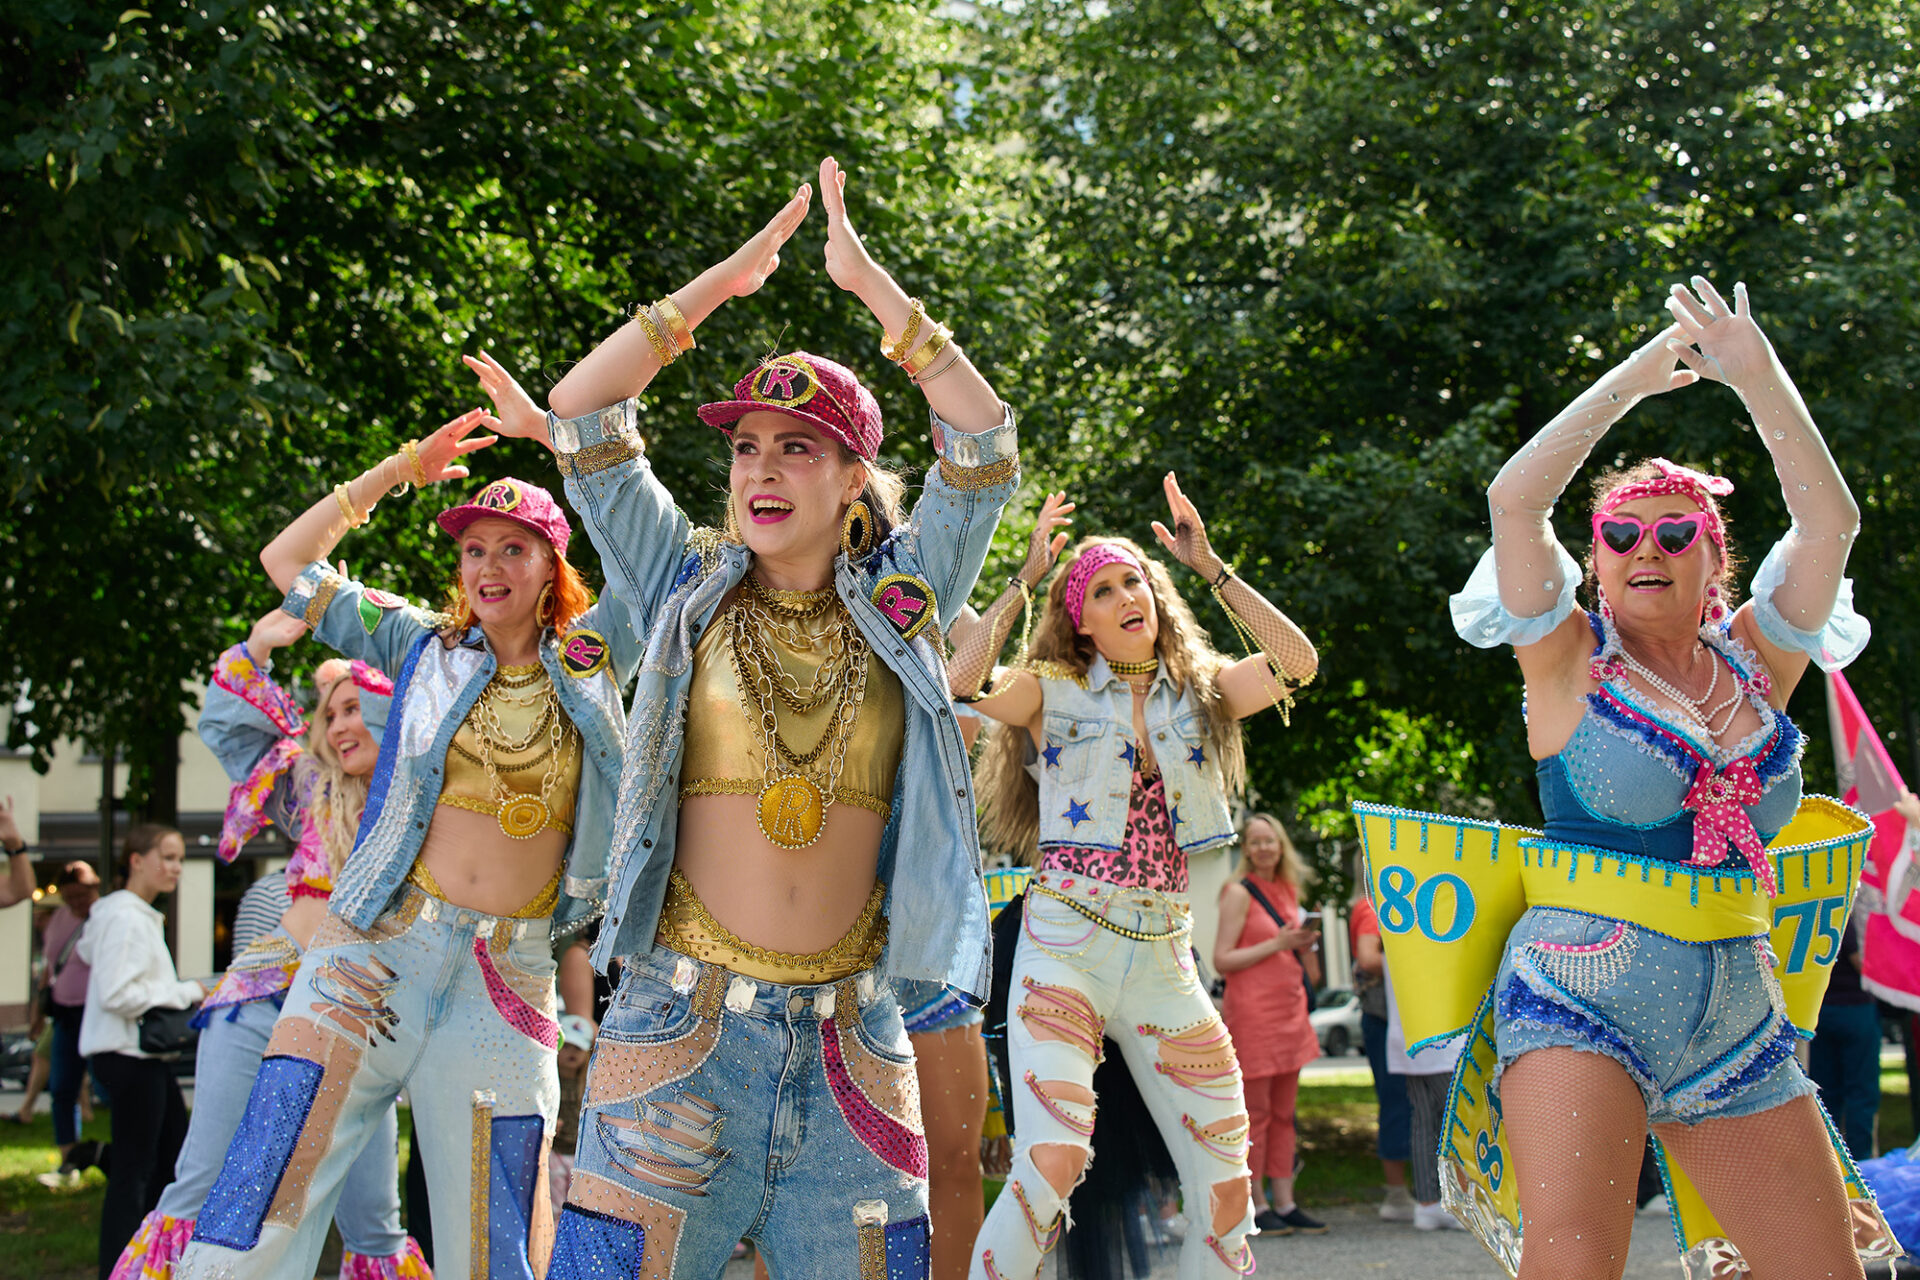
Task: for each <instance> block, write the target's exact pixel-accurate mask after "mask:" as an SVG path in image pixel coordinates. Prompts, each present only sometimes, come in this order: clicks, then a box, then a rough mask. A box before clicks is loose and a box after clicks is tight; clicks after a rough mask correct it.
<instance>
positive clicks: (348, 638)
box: [281, 561, 639, 932]
mask: <svg viewBox="0 0 1920 1280" xmlns="http://www.w3.org/2000/svg"><path fill="white" fill-rule="evenodd" d="M281 608H283V609H285V610H286V611H287V612H288V613H290V614H292V615H293V616H294V617H296V618H303V619H305V620H306V622H307V625H308V626H310V627H312V628H313V634H314V636H315V637H316V638H318V639H319V640H320V642H321V643H322V644H326V645H328V646H331V647H332V648H333V649H335V650H337V651H339V652H340V653H343V654H345V655H346V656H347V657H349V658H359V659H360V660H362V661H363V662H368V663H371V664H372V665H374V666H376V667H379V668H380V669H381V670H382V671H387V672H391V673H392V674H393V709H392V711H391V712H390V714H389V716H388V720H387V726H386V732H385V734H384V736H383V740H382V742H381V744H380V760H379V763H378V764H376V765H375V766H374V770H373V779H372V782H371V783H370V784H369V788H368V793H367V808H366V813H365V814H364V815H363V816H362V817H361V819H360V834H359V836H358V837H357V838H356V839H355V841H354V853H353V857H351V858H349V859H348V860H347V865H346V866H345V867H344V868H342V870H341V872H340V876H339V879H338V880H337V881H336V883H335V884H334V888H333V898H332V901H331V905H332V907H333V911H334V913H335V914H336V915H339V916H340V917H341V918H343V919H344V920H346V921H347V922H348V923H349V924H351V925H353V926H355V927H356V928H360V929H366V928H370V927H372V925H373V922H374V921H375V920H377V919H379V918H380V915H381V913H382V912H384V911H385V910H386V909H387V904H388V903H389V902H390V901H391V900H392V898H393V896H394V895H395V894H396V893H397V892H399V890H400V886H401V885H402V884H403V883H404V882H405V881H406V878H407V871H408V869H409V868H411V867H412V866H413V860H414V858H415V857H416V856H418V854H419V852H420V846H421V844H422V843H424V842H425V840H426V838H427V828H428V827H429V826H431V825H432V823H433V813H434V807H435V806H436V805H438V804H439V803H440V791H441V788H442V786H443V785H444V780H445V777H446V760H447V746H448V744H449V743H451V742H452V741H453V735H454V733H455V732H456V731H457V730H458V729H459V728H460V725H461V722H462V721H464V720H465V719H466V718H467V712H468V711H470V710H472V708H473V704H474V703H475V702H478V701H479V700H480V694H481V692H482V691H483V690H484V689H485V688H486V687H487V682H488V681H489V680H491V679H492V678H493V673H494V670H495V668H496V667H497V666H498V665H499V664H498V662H497V661H496V660H495V659H494V656H493V650H492V648H491V646H489V645H488V643H487V637H486V634H485V632H483V631H482V630H481V629H480V628H479V627H477V626H476V627H470V628H468V630H467V634H466V637H465V638H464V639H463V640H461V641H460V643H458V644H456V645H454V646H453V648H451V649H449V648H447V647H446V645H444V644H442V643H441V642H440V640H439V639H438V638H437V633H436V632H435V630H434V627H435V625H436V623H437V622H438V621H439V620H438V619H437V618H435V617H433V616H432V615H430V614H427V613H423V612H422V611H421V610H419V609H417V608H415V607H413V606H412V605H408V604H404V603H402V602H401V601H399V600H397V599H396V598H395V597H393V596H388V595H385V594H384V593H375V595H374V596H373V597H372V598H369V597H368V594H367V590H366V588H365V587H364V586H363V585H361V584H360V583H358V582H356V581H354V580H353V579H351V578H343V577H342V576H341V575H340V574H338V573H336V572H334V571H333V570H332V569H330V568H328V567H327V566H326V564H325V563H323V562H321V561H315V562H314V563H312V564H310V565H308V566H307V567H306V568H305V569H303V570H301V571H300V576H299V577H298V578H296V579H295V580H294V583H293V587H292V589H291V590H290V591H288V592H287V599H286V602H285V603H284V604H283V605H281ZM625 615H626V610H625V608H624V607H622V605H621V603H620V601H619V600H618V598H617V597H616V596H615V594H614V592H613V591H612V590H611V589H609V590H608V591H606V592H604V593H602V595H601V597H600V600H599V602H598V603H596V604H595V605H594V606H593V607H592V608H591V609H589V610H587V612H586V613H585V614H583V615H581V617H580V618H579V619H578V620H576V621H575V622H574V624H573V625H572V626H571V627H570V628H569V629H568V632H567V634H568V635H573V634H575V633H577V632H579V631H583V630H585V631H592V632H595V633H596V634H598V635H599V636H600V637H601V639H602V640H604V641H605V642H606V645H607V658H608V661H607V665H606V667H605V669H604V670H601V671H599V672H598V673H596V674H593V675H588V676H574V675H572V674H570V673H569V672H568V670H567V668H566V667H565V666H563V665H562V664H561V662H560V657H559V653H560V646H559V642H558V640H557V639H556V637H555V636H554V634H553V632H552V631H551V630H549V631H548V632H547V633H546V635H545V636H544V637H543V639H542V642H541V645H540V662H541V665H542V666H544V667H546V669H547V676H548V678H549V679H551V680H552V681H553V687H554V689H555V690H556V691H557V692H558V694H559V697H560V705H561V706H562V707H564V708H565V709H566V712H567V715H568V717H569V718H570V719H571V720H572V721H573V725H574V728H576V729H578V730H579V731H580V737H581V745H582V750H583V752H584V754H585V761H584V765H583V767H582V768H581V770H580V790H579V792H578V795H577V798H576V799H575V802H574V810H573V839H572V841H571V842H569V844H568V846H567V863H566V875H565V876H564V877H563V878H562V880H561V885H560V905H559V906H558V907H557V908H556V909H555V911H554V915H553V927H554V930H555V931H556V932H559V931H562V930H564V929H566V928H567V927H569V926H578V925H581V924H584V923H585V922H586V921H588V920H590V919H591V918H592V917H593V916H594V915H595V914H597V913H598V911H599V910H600V907H601V905H602V900H603V897H604V895H605V893H606V884H607V880H606V850H607V831H608V828H609V826H611V824H612V821H613V800H614V796H615V795H616V794H617V792H618V788H619V784H620V752H621V741H622V737H623V733H624V730H625V728H626V714H625V709H624V708H623V707H622V705H621V701H620V690H621V689H622V688H623V687H624V686H625V684H626V681H627V679H628V678H629V677H630V676H631V675H632V673H633V664H634V662H635V661H637V660H638V658H639V649H638V647H637V646H635V645H634V644H633V642H632V639H631V637H630V636H629V634H628V632H627V629H626V627H625V626H623V625H621V624H620V621H619V620H620V619H622V618H624V617H625Z"/></svg>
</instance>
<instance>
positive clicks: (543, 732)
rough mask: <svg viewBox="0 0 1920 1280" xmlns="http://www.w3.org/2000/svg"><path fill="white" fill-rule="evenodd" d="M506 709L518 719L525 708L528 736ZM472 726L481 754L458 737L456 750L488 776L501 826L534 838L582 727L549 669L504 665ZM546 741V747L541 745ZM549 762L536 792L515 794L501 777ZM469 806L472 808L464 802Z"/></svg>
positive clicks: (548, 815) (471, 715)
mask: <svg viewBox="0 0 1920 1280" xmlns="http://www.w3.org/2000/svg"><path fill="white" fill-rule="evenodd" d="M502 710H507V711H508V712H509V713H510V714H512V715H513V718H514V719H519V718H520V714H519V713H522V712H525V713H527V716H526V718H527V719H528V720H529V721H530V722H531V727H529V728H528V730H527V732H526V733H525V735H524V736H522V737H519V738H515V737H514V736H513V735H512V734H511V733H509V732H508V731H507V728H506V725H505V724H504V723H503V722H502V719H501V712H502ZM467 724H468V726H470V727H471V728H472V729H473V736H474V738H475V740H476V745H477V746H478V747H479V750H478V751H477V752H474V751H468V750H467V749H466V748H465V747H462V746H461V745H460V744H459V742H458V741H457V740H456V741H455V742H454V744H453V749H454V750H455V751H458V752H459V753H460V754H461V755H463V756H465V757H466V758H467V759H469V760H471V761H473V762H474V763H475V764H478V765H479V766H480V768H481V769H482V770H484V771H485V773H486V775H487V791H488V794H489V795H490V797H491V804H492V807H493V817H494V820H495V821H496V822H498V823H499V824H500V830H501V831H502V832H504V833H505V834H506V835H508V836H510V837H511V838H513V839H515V840H531V839H532V838H533V837H534V836H536V835H539V834H540V832H541V831H543V830H545V829H546V827H547V825H548V823H549V822H550V821H551V819H552V817H553V789H554V787H555V786H556V785H558V783H559V781H560V776H561V774H562V773H563V772H564V771H565V769H566V766H567V764H568V762H569V760H570V758H571V757H572V756H573V755H574V754H575V753H576V752H577V751H578V742H579V738H580V731H579V730H578V729H576V728H574V727H573V724H572V722H571V721H569V720H568V719H567V717H566V715H565V713H564V712H562V711H561V709H560V697H559V695H558V694H557V693H556V692H555V691H554V688H553V681H552V680H551V679H549V678H548V676H547V672H546V668H545V667H543V666H542V665H541V664H539V663H537V662H536V663H533V664H532V665H530V666H525V667H506V666H503V667H501V668H499V669H498V670H497V671H495V672H494V676H493V679H491V680H489V681H488V682H487V687H486V688H485V689H484V690H482V691H481V693H480V700H479V701H477V702H475V703H474V704H473V710H471V711H469V712H468V713H467ZM543 739H544V742H545V745H544V748H543V749H542V748H540V744H541V742H542V740H543ZM530 752H531V753H534V754H532V755H531V756H529V758H527V759H524V760H515V761H513V762H511V763H500V762H499V761H498V760H497V759H496V757H501V756H505V757H515V756H527V755H528V753H530ZM542 764H545V765H546V767H547V768H546V772H545V773H544V774H542V775H541V778H540V794H539V795H537V796H533V795H524V794H515V793H513V792H511V791H509V790H508V789H507V785H506V783H505V782H503V781H502V780H501V778H500V775H501V774H502V773H525V772H527V771H528V770H530V769H534V768H537V767H539V766H540V765H542ZM462 807H469V806H462Z"/></svg>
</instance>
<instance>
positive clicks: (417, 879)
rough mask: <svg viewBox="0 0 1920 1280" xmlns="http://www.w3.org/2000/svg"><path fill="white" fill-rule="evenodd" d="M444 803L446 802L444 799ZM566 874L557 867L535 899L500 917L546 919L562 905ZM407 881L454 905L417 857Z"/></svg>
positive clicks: (431, 895) (424, 891) (408, 871)
mask: <svg viewBox="0 0 1920 1280" xmlns="http://www.w3.org/2000/svg"><path fill="white" fill-rule="evenodd" d="M442 803H446V802H445V801H442ZM564 874H565V869H564V868H555V869H554V873H553V878H552V879H551V880H549V881H547V883H546V887H545V888H543V889H541V890H540V892H539V893H536V894H535V895H534V896H533V901H531V902H529V903H527V905H526V906H524V907H521V908H520V909H519V910H518V911H512V912H509V913H508V914H507V915H505V916H503V917H500V918H501V919H505V920H545V919H546V918H547V917H548V916H550V915H552V914H553V909H554V908H555V907H557V906H559V905H560V879H561V876H562V875H564ZM407 883H408V884H410V885H412V886H413V887H414V888H416V889H418V890H420V892H422V893H424V894H426V895H428V896H429V897H433V898H438V899H439V900H440V901H442V902H446V903H448V905H449V906H451V905H453V904H452V903H451V901H450V900H449V899H448V897H447V891H446V890H445V889H442V888H441V887H440V881H439V880H437V879H435V878H434V874H433V872H431V871H429V870H427V864H426V863H424V862H422V861H420V860H419V859H418V858H415V859H414V860H413V865H412V866H411V867H408V868H407ZM414 909H415V910H416V911H418V910H419V907H418V904H415V907H414Z"/></svg>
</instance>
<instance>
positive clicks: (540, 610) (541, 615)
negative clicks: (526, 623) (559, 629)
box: [534, 582, 558, 627]
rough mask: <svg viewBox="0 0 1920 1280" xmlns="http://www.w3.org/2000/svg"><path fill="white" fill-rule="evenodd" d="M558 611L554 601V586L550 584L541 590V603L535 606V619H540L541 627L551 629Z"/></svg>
mask: <svg viewBox="0 0 1920 1280" xmlns="http://www.w3.org/2000/svg"><path fill="white" fill-rule="evenodd" d="M557 609H558V606H556V605H555V604H554V601H553V584H552V583H551V582H549V583H547V585H545V586H544V587H541V588H540V603H539V604H537V605H535V606H534V617H536V618H537V619H539V621H540V625H541V626H543V627H550V626H552V625H553V617H554V614H555V613H556V612H557Z"/></svg>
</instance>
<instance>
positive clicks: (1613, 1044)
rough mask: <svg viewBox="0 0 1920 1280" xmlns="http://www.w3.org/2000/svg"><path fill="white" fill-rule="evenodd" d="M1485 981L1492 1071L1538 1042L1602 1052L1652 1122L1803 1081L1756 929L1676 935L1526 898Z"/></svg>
mask: <svg viewBox="0 0 1920 1280" xmlns="http://www.w3.org/2000/svg"><path fill="white" fill-rule="evenodd" d="M1494 991H1495V992H1496V999H1495V1005H1494V1013H1495V1017H1494V1026H1495V1032H1494V1039H1495V1043H1496V1044H1497V1045H1498V1046H1499V1053H1500V1070H1501V1071H1503V1072H1504V1071H1505V1070H1506V1068H1507V1067H1508V1066H1510V1065H1512V1063H1513V1062H1514V1061H1515V1060H1516V1059H1517V1058H1519V1057H1520V1055H1522V1054H1524V1053H1527V1052H1530V1051H1531V1050H1534V1049H1542V1048H1546V1047H1548V1046H1563V1047H1566V1048H1573V1049H1582V1050H1586V1051H1588V1052H1592V1053H1600V1054H1604V1055H1606V1056H1607V1057H1609V1058H1612V1059H1613V1060H1614V1061H1616V1062H1618V1063H1619V1064H1620V1065H1621V1066H1623V1067H1625V1068H1626V1071H1627V1074H1628V1075H1629V1076H1631V1077H1632V1078H1633V1082H1634V1084H1636V1085H1638V1086H1639V1088H1640V1093H1641V1096H1642V1097H1643V1098H1644V1099H1645V1100H1646V1104H1647V1120H1648V1122H1649V1123H1652V1124H1662V1123H1666V1122H1671V1121H1682V1122H1684V1123H1687V1124H1698V1123H1699V1122H1700V1121H1702V1120H1706V1119H1709V1118H1712V1117H1716V1116H1745V1115H1753V1114H1755V1113H1757V1112H1761V1111H1767V1110H1770V1109H1772V1108H1774V1107H1777V1106H1780V1105H1781V1104H1783V1103H1786V1102H1790V1101H1792V1100H1793V1099H1794V1098H1797V1097H1799V1096H1800V1095H1802V1094H1806V1093H1812V1092H1813V1091H1814V1090H1813V1082H1812V1081H1811V1080H1809V1079H1808V1078H1807V1074H1806V1072H1804V1071H1802V1070H1801V1069H1800V1064H1799V1062H1797V1061H1796V1060H1795V1059H1794V1056H1793V1047H1794V1043H1795V1034H1794V1030H1793V1024H1792V1023H1790V1022H1788V1021H1787V1018H1786V1014H1785V1000H1784V998H1783V997H1782V996H1781V994H1780V988H1779V983H1778V982H1777V981H1776V980H1775V978H1774V975H1773V955H1772V953H1771V952H1770V951H1769V950H1768V947H1767V940H1766V939H1765V938H1762V937H1755V938H1734V939H1729V940H1727V941H1724V942H1681V941H1679V940H1677V939H1674V938H1669V937H1667V936H1666V935H1665V934H1661V933H1655V932H1654V931H1653V930H1651V929H1643V928H1641V927H1639V926H1638V925H1634V924H1629V923H1627V922H1626V921H1624V920H1613V919H1609V918H1607V917H1604V916H1597V915H1587V914H1585V913H1583V912H1579V911H1567V910H1563V909H1560V908H1557V907H1534V908H1532V909H1531V910H1529V911H1528V912H1527V913H1526V914H1525V915H1523V916H1521V917H1520V920H1519V923H1517V924H1516V925H1514V927H1513V932H1512V933H1510V934H1509V935H1508V937H1507V954H1506V957H1505V958H1504V959H1503V960H1502V961H1501V965H1500V975H1499V977H1498V978H1497V979H1495V984H1494Z"/></svg>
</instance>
